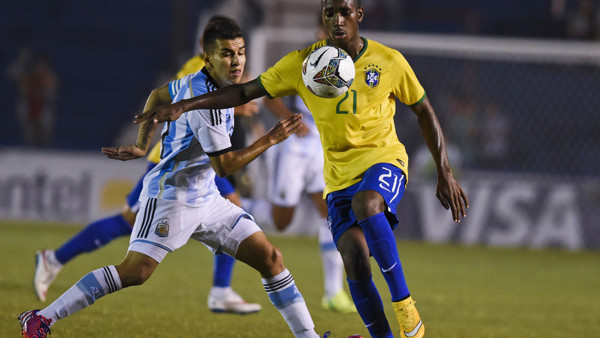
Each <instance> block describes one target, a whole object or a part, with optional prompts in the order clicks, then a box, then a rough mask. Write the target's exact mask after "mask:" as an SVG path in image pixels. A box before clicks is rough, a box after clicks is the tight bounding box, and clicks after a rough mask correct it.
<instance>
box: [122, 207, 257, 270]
mask: <svg viewBox="0 0 600 338" xmlns="http://www.w3.org/2000/svg"><path fill="white" fill-rule="evenodd" d="M257 231H261V230H260V228H259V227H258V225H256V223H255V222H254V219H253V218H252V216H250V215H249V214H248V213H246V212H245V211H244V210H243V209H242V208H240V207H238V206H236V205H235V204H233V203H231V202H230V201H229V200H227V199H225V198H223V197H221V196H217V197H216V198H214V199H212V200H210V201H208V202H206V203H204V204H202V205H200V206H189V205H186V204H182V203H180V202H177V201H172V200H165V199H157V198H150V199H148V200H146V201H145V202H142V203H141V205H140V211H139V212H138V214H137V217H136V219H135V224H134V226H133V231H132V232H131V238H130V239H129V250H130V251H136V252H140V253H143V254H145V255H147V256H150V257H152V258H153V259H155V260H156V261H157V262H159V263H160V262H161V261H162V260H163V259H164V258H165V256H166V255H167V253H168V252H172V251H175V250H177V249H179V248H181V247H182V246H184V245H185V244H186V243H187V241H188V239H190V238H193V239H195V240H197V241H200V242H202V243H203V244H204V245H206V246H207V247H208V249H209V250H210V251H212V252H213V253H215V254H216V253H221V252H223V253H226V254H228V255H230V256H231V257H235V254H236V252H237V249H238V246H239V244H240V243H241V242H242V241H243V240H245V239H246V238H248V237H249V236H250V235H252V234H254V233H255V232H257Z"/></svg>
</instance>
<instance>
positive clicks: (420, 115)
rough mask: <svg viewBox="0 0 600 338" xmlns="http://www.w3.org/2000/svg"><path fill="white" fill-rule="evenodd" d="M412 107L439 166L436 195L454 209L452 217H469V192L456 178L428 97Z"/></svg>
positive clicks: (446, 206) (456, 218) (446, 205)
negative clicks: (464, 189)
mask: <svg viewBox="0 0 600 338" xmlns="http://www.w3.org/2000/svg"><path fill="white" fill-rule="evenodd" d="M411 109H412V110H413V112H414V113H415V114H416V115H417V120H418V122H419V127H420V128H421V134H422V135H423V138H424V139H425V143H426V144H427V147H428V148H429V151H430V152H431V155H432V156H433V159H434V161H435V165H436V167H437V173H438V182H437V191H436V196H437V198H438V199H439V200H440V202H441V203H442V205H443V206H444V208H446V210H448V208H450V210H451V211H452V219H453V220H454V221H455V222H460V217H461V216H462V217H467V212H466V208H468V207H469V200H468V199H467V194H465V192H464V191H463V190H462V188H461V187H460V185H459V184H458V182H456V180H455V179H454V175H453V174H452V169H451V168H450V161H449V160H448V154H447V152H446V141H445V140H444V133H443V132H442V127H441V126H440V122H439V120H438V118H437V115H436V114H435V111H434V110H433V107H432V106H431V103H430V102H429V99H428V98H427V97H426V98H425V99H424V100H423V101H422V102H421V103H419V104H418V105H416V106H412V107H411Z"/></svg>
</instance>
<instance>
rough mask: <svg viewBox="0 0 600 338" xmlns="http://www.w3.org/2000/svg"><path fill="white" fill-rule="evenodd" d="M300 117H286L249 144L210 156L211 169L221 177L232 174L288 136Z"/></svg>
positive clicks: (298, 115) (294, 129)
mask: <svg viewBox="0 0 600 338" xmlns="http://www.w3.org/2000/svg"><path fill="white" fill-rule="evenodd" d="M301 119H302V114H294V115H293V116H291V117H289V118H287V119H284V120H281V121H279V122H277V123H276V124H275V126H273V128H271V130H269V132H268V133H266V134H265V135H264V136H262V137H261V138H259V139H258V140H257V141H256V142H254V143H253V144H251V145H250V146H248V147H246V148H243V149H239V150H236V151H230V152H227V153H224V154H220V155H218V156H210V163H211V165H212V167H213V169H214V170H215V172H216V173H217V175H219V176H221V177H225V176H228V175H231V174H233V173H234V172H236V171H238V170H240V169H241V168H243V167H244V166H246V165H247V164H248V163H250V162H251V161H252V160H254V159H255V158H257V157H258V156H259V155H260V154H262V153H263V152H264V151H265V150H267V149H268V148H269V147H271V146H273V145H275V144H277V143H280V142H282V141H284V140H285V139H287V138H288V137H290V135H292V134H293V133H294V132H295V131H296V130H297V129H298V127H299V126H300V125H301V123H300V120H301Z"/></svg>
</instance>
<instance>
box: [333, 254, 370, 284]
mask: <svg viewBox="0 0 600 338" xmlns="http://www.w3.org/2000/svg"><path fill="white" fill-rule="evenodd" d="M340 254H341V256H342V260H343V261H344V269H345V270H346V275H347V276H348V278H350V279H352V280H360V279H362V278H366V277H368V276H370V275H371V259H370V256H369V251H368V250H363V249H362V248H361V247H352V248H349V249H346V250H343V251H341V252H340Z"/></svg>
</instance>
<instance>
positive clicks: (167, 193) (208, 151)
mask: <svg viewBox="0 0 600 338" xmlns="http://www.w3.org/2000/svg"><path fill="white" fill-rule="evenodd" d="M218 88H219V86H218V85H217V84H216V82H215V81H214V80H213V79H212V78H211V76H210V75H209V74H208V72H207V71H206V68H203V69H202V70H201V71H199V72H197V73H194V74H189V75H187V76H185V77H183V78H181V79H179V80H175V81H173V82H171V83H169V92H170V94H171V97H172V98H173V102H178V101H181V100H183V99H188V98H191V97H194V96H199V95H202V94H205V93H209V92H212V91H214V90H216V89H218ZM232 132H233V108H227V109H205V110H204V109H202V110H192V111H189V112H186V113H184V114H182V115H181V117H180V118H179V119H177V120H176V121H172V122H168V123H165V125H164V126H163V130H162V136H161V139H162V141H161V142H162V150H161V156H160V158H161V160H160V162H159V163H158V164H157V165H156V167H154V169H152V170H151V171H150V172H148V174H146V177H145V178H144V188H143V190H142V194H141V196H140V200H145V199H148V198H160V199H167V200H176V201H179V202H181V203H184V204H187V205H199V204H201V203H202V202H205V201H207V200H210V199H212V198H215V197H216V196H219V191H218V190H217V187H216V185H215V180H214V178H215V172H214V170H213V168H212V166H211V164H210V159H209V158H208V155H218V154H221V153H224V152H226V151H229V148H231V140H230V137H231V133H232Z"/></svg>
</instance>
